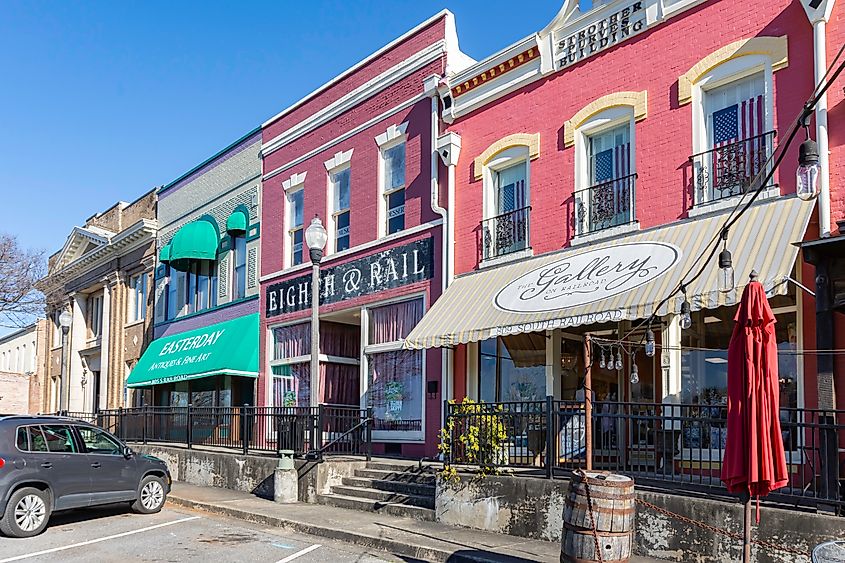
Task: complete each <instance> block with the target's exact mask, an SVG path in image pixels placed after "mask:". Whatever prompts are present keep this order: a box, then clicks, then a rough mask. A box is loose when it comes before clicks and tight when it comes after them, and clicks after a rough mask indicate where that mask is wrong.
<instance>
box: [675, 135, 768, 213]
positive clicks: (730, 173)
mask: <svg viewBox="0 0 845 563" xmlns="http://www.w3.org/2000/svg"><path fill="white" fill-rule="evenodd" d="M774 139H775V132H774V131H769V132H767V133H763V134H761V135H756V136H753V137H749V138H747V139H742V140H739V141H735V142H731V143H724V144H722V145H720V146H718V147H715V148H713V149H711V150H709V151H705V152H701V153H698V154H694V155H692V156H691V157H689V160H690V163H692V167H693V191H694V193H693V197H692V204H693V205H696V204H701V203H706V202H709V201H716V200H720V199H724V198H727V197H731V196H735V195H739V194H743V193H745V192H747V191H748V189H749V188H750V187H751V182H752V181H753V180H754V177H755V176H756V175H757V174H758V173H759V172H761V171H763V170H764V169H765V168H766V166H767V164H766V162H767V161H768V159H769V157H770V156H771V155H772V152H773V151H774ZM771 185H772V186H773V185H774V184H771Z"/></svg>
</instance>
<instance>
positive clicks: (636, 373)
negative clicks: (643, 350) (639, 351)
mask: <svg viewBox="0 0 845 563" xmlns="http://www.w3.org/2000/svg"><path fill="white" fill-rule="evenodd" d="M639 382H640V370H639V369H638V368H637V355H636V354H633V355H632V356H631V385H636V384H637V383H639Z"/></svg>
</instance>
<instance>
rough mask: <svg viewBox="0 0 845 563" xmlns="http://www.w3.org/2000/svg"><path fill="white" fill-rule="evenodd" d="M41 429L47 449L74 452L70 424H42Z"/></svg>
mask: <svg viewBox="0 0 845 563" xmlns="http://www.w3.org/2000/svg"><path fill="white" fill-rule="evenodd" d="M41 429H42V430H43V431H44V438H45V439H46V441H47V450H48V451H50V452H52V453H66V454H70V453H76V446H75V445H74V443H73V434H72V433H71V431H70V426H62V425H50V426H42V427H41Z"/></svg>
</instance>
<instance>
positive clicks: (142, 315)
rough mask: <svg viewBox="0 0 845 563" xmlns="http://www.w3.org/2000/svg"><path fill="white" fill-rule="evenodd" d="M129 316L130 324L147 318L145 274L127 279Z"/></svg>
mask: <svg viewBox="0 0 845 563" xmlns="http://www.w3.org/2000/svg"><path fill="white" fill-rule="evenodd" d="M128 305H129V312H128V313H129V314H128V319H127V320H128V321H129V322H130V323H133V322H136V321H143V320H144V319H146V318H147V274H146V273H142V274H137V275H134V276H132V277H130V278H129V303H128Z"/></svg>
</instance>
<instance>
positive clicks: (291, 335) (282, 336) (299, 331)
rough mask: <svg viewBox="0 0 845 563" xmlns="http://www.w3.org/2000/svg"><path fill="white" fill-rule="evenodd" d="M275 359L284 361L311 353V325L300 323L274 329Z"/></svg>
mask: <svg viewBox="0 0 845 563" xmlns="http://www.w3.org/2000/svg"><path fill="white" fill-rule="evenodd" d="M273 337H274V339H275V341H276V342H275V346H274V348H273V359H274V360H284V359H287V358H296V357H297V356H307V355H309V354H310V353H311V323H300V324H295V325H289V326H282V327H278V328H274V329H273Z"/></svg>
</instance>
